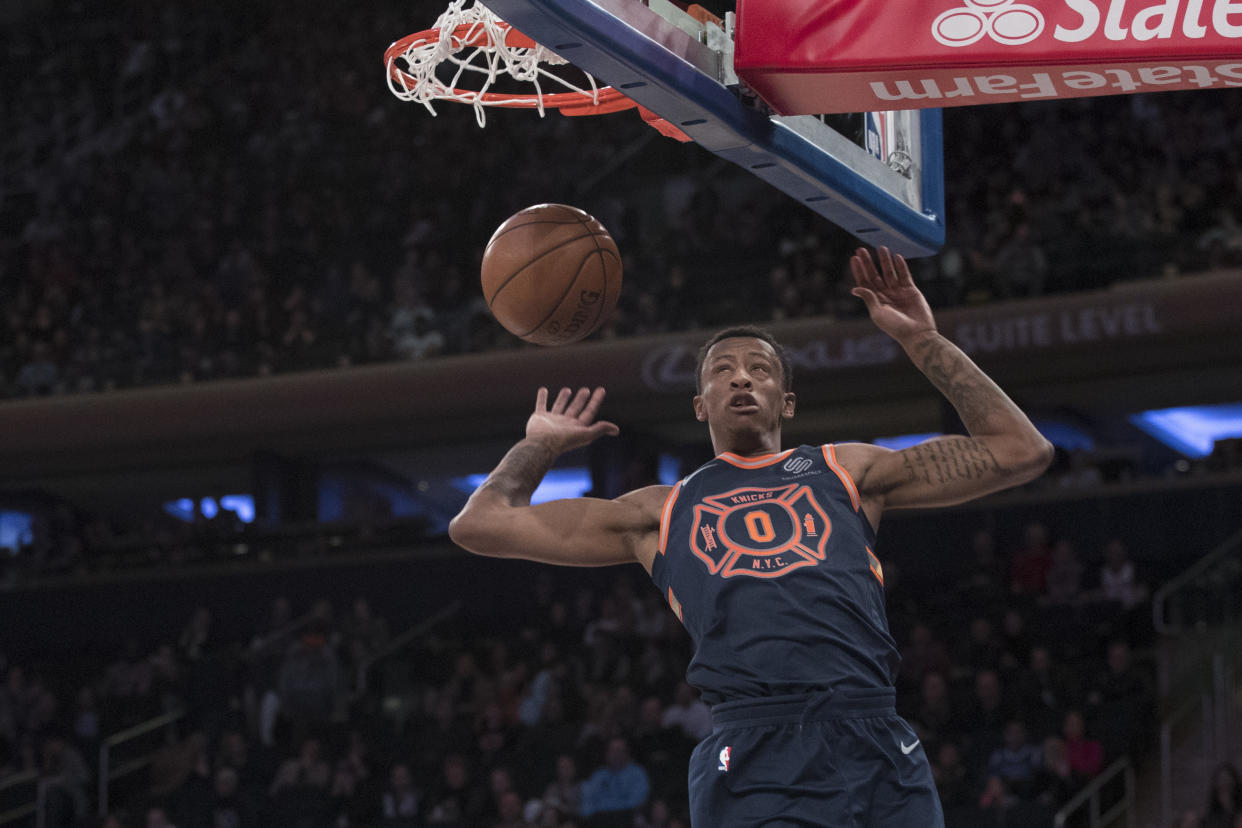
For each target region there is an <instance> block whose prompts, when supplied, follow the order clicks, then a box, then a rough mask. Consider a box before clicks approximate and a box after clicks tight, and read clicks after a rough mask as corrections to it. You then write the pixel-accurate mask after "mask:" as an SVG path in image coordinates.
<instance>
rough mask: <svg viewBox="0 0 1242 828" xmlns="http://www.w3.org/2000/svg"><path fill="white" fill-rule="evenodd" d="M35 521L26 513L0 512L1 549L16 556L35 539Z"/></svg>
mask: <svg viewBox="0 0 1242 828" xmlns="http://www.w3.org/2000/svg"><path fill="white" fill-rule="evenodd" d="M33 532H34V520H33V518H32V517H31V516H30V515H29V514H27V513H26V512H10V511H6V510H0V549H7V550H8V551H9V553H10V554H14V555H16V554H17V553H18V551H20V550H21V548H22V547H23V546H29V545H30V542H31V541H32V540H33V539H34V535H33Z"/></svg>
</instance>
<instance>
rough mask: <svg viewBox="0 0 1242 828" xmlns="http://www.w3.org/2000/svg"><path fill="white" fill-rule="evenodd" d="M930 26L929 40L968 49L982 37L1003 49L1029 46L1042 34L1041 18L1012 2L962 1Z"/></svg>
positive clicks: (997, 0)
mask: <svg viewBox="0 0 1242 828" xmlns="http://www.w3.org/2000/svg"><path fill="white" fill-rule="evenodd" d="M964 2H965V3H966V6H965V7H964V8H960V9H949V10H948V11H946V12H943V13H942V14H941V15H940V16H939V17H937V18H936V20H935V21H934V22H933V23H932V37H934V38H936V40H937V41H938V42H940V43H941V44H943V45H945V46H969V45H971V44H972V43H977V42H978V41H979V40H980V39H981V38H982V37H983V36H984V35H987V36H988V37H990V38H992V39H993V40H995V41H996V42H997V43H999V44H1001V45H1002V46H1021V45H1022V44H1023V43H1030V42H1031V41H1032V40H1034V39H1035V38H1037V37H1039V35H1040V34H1041V33H1042V32H1043V31H1044V15H1043V14H1042V13H1041V12H1040V11H1039V9H1037V8H1035V7H1034V6H1028V5H1026V4H1025V3H1015V2H1013V0H964Z"/></svg>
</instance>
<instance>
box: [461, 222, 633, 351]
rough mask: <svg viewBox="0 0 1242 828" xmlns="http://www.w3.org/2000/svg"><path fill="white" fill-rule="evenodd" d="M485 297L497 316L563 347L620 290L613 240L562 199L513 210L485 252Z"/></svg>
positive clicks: (513, 329) (603, 314)
mask: <svg viewBox="0 0 1242 828" xmlns="http://www.w3.org/2000/svg"><path fill="white" fill-rule="evenodd" d="M481 271H482V272H481V273H480V279H481V281H482V285H483V297H484V298H485V299H486V300H487V306H488V308H490V309H491V312H492V315H493V316H495V317H496V321H497V322H499V323H500V324H501V325H503V326H504V327H505V329H506V330H508V331H509V332H510V333H513V334H514V335H516V336H518V337H519V338H521V339H524V340H526V341H527V342H533V343H535V344H536V345H567V344H569V343H570V342H577V341H578V340H580V339H582V338H584V337H586V336H588V335H590V334H591V333H592V332H593V331H595V330H596V329H597V328H599V326H600V325H602V324H603V323H604V322H606V321H607V320H608V318H609V317H610V316H612V312H613V310H614V309H616V307H617V298H618V297H619V296H620V295H621V254H620V253H619V252H618V251H617V243H616V242H614V241H613V239H612V236H610V235H609V234H608V231H607V230H605V229H604V225H602V224H600V223H599V221H597V220H596V219H595V218H594V217H592V216H591V215H589V214H587V213H585V212H583V211H582V210H579V209H578V208H577V207H569V206H567V205H564V204H536V205H534V206H533V207H527V208H526V209H525V210H521V211H519V212H517V213H514V214H513V215H512V216H510V217H509V218H508V219H506V220H505V222H504V223H503V224H501V225H500V226H499V227H498V228H496V232H495V233H493V234H492V238H491V240H490V241H489V242H488V243H487V248H486V249H485V250H484V251H483V266H482V269H481Z"/></svg>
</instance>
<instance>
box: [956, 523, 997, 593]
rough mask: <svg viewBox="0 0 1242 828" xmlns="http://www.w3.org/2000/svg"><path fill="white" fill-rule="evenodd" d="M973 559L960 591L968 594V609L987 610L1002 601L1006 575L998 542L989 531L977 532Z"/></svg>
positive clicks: (972, 544) (971, 545)
mask: <svg viewBox="0 0 1242 828" xmlns="http://www.w3.org/2000/svg"><path fill="white" fill-rule="evenodd" d="M970 552H971V555H970V560H969V561H968V563H967V569H966V572H965V574H964V575H963V576H962V578H961V581H960V582H959V585H958V588H959V589H960V590H961V591H962V592H963V593H965V597H966V600H967V602H968V606H972V607H975V608H977V609H986V608H989V607H991V605H992V604H994V603H997V602H999V601H1000V600H1002V598H1003V596H1004V594H1005V574H1004V568H1003V565H1002V563H1001V560H1000V556H999V555H997V554H996V539H995V537H994V535H993V534H992V532H991V531H989V530H987V529H979V530H976V531H975V533H974V534H973V535H972V536H971V539H970Z"/></svg>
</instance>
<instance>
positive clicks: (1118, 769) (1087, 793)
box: [1052, 756, 1134, 828]
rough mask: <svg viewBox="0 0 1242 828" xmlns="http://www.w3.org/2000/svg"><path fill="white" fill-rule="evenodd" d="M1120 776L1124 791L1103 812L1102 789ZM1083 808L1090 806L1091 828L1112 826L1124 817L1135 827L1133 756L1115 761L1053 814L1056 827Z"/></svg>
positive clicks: (1128, 824) (1128, 825) (1060, 827)
mask: <svg viewBox="0 0 1242 828" xmlns="http://www.w3.org/2000/svg"><path fill="white" fill-rule="evenodd" d="M1118 776H1122V777H1123V778H1124V784H1125V794H1124V795H1123V796H1122V797H1121V799H1119V800H1117V801H1116V802H1114V803H1113V804H1112V805H1110V806H1109V807H1108V809H1107V810H1105V811H1103V812H1101V810H1100V808H1101V797H1100V792H1101V791H1102V790H1103V789H1104V787H1105V786H1106V785H1108V784H1109V783H1110V782H1112V781H1113V780H1114V779H1116V778H1117V777H1118ZM1084 807H1085V808H1087V809H1088V822H1087V826H1088V828H1109V826H1111V825H1113V824H1115V823H1116V822H1117V820H1118V819H1120V818H1121V817H1123V816H1124V817H1125V820H1126V826H1127V828H1134V766H1133V765H1131V764H1130V757H1128V756H1123V757H1121V758H1120V759H1118V760H1117V761H1116V762H1113V763H1112V764H1111V765H1109V766H1108V767H1107V768H1105V769H1104V772H1103V773H1101V774H1100V775H1099V776H1097V777H1096V778H1095V779H1092V780H1091V782H1090V784H1088V785H1087V787H1085V788H1083V789H1082V790H1081V791H1079V792H1078V793H1077V794H1076V795H1075V796H1074V798H1073V799H1071V800H1070V801H1069V802H1066V803H1065V805H1063V806H1062V807H1061V810H1059V811H1057V812H1056V815H1055V816H1053V818H1052V824H1053V826H1055V828H1065V824H1066V823H1067V822H1068V821H1069V819H1070V818H1071V817H1073V816H1075V815H1077V814H1078V812H1080V811H1081V810H1082V809H1083V808H1084Z"/></svg>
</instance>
